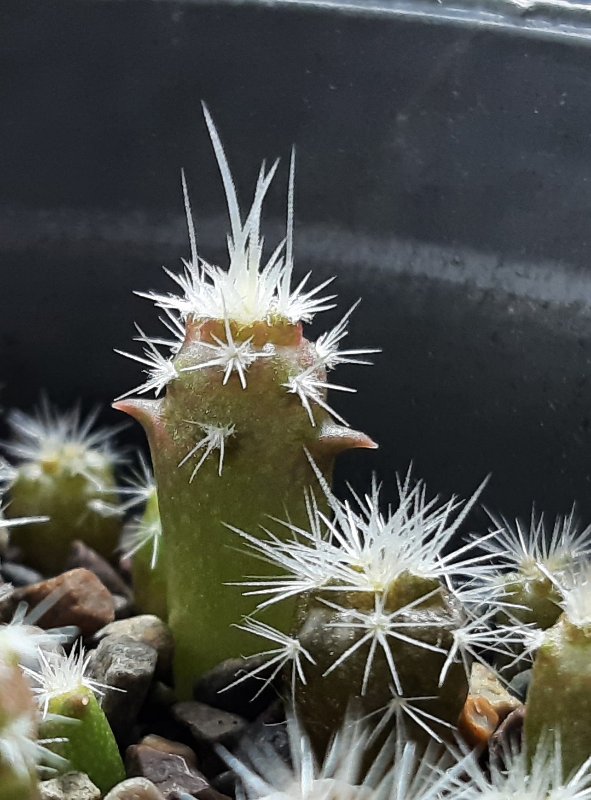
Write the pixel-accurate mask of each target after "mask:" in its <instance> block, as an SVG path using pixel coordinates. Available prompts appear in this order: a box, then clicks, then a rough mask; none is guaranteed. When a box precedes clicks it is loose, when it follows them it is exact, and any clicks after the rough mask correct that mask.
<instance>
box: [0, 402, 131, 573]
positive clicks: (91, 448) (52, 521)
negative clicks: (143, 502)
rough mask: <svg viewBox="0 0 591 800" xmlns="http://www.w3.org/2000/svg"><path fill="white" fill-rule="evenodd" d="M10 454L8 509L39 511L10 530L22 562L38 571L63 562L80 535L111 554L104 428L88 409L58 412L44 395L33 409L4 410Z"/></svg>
mask: <svg viewBox="0 0 591 800" xmlns="http://www.w3.org/2000/svg"><path fill="white" fill-rule="evenodd" d="M8 421H9V424H10V426H11V428H12V431H13V439H12V441H11V442H10V443H9V444H8V445H6V447H7V450H8V451H9V453H10V454H11V455H12V456H13V457H15V458H16V459H17V462H18V463H17V464H16V466H14V467H13V468H12V471H11V474H10V476H9V481H8V483H9V487H10V504H9V505H8V507H7V509H6V513H7V515H8V516H9V517H30V516H39V515H43V516H46V517H47V518H48V519H47V522H46V523H45V524H44V525H43V526H40V525H27V524H24V525H21V526H20V527H19V530H18V532H17V533H15V535H14V541H15V543H16V544H17V545H18V546H19V547H20V548H21V549H22V551H23V553H24V557H25V560H26V562H27V563H28V564H30V565H31V566H33V567H35V568H36V569H39V570H40V571H41V572H43V573H45V574H55V573H57V572H59V571H60V570H62V569H64V567H65V564H66V561H67V557H68V553H69V550H70V545H71V543H72V542H73V541H74V540H75V539H82V540H83V541H84V542H86V544H88V545H89V546H90V547H92V548H94V549H95V550H96V551H97V552H99V553H100V554H101V555H103V556H105V557H106V558H112V557H113V552H114V550H115V547H116V546H117V542H118V539H119V535H120V531H121V518H120V515H119V513H118V511H117V508H116V504H117V501H118V497H117V491H116V484H115V475H114V467H115V464H116V461H117V457H116V455H115V454H114V451H113V449H112V447H111V445H110V438H111V432H110V431H108V430H100V429H95V428H94V427H93V426H94V423H95V415H90V416H88V417H87V418H86V419H81V418H80V413H79V411H78V410H74V411H71V412H69V413H66V414H60V413H58V412H57V411H54V410H52V409H51V408H50V407H49V405H48V404H47V403H44V404H43V406H42V408H41V410H40V411H39V413H38V414H36V415H34V416H29V415H27V414H23V413H21V412H14V413H13V414H11V415H10V417H9V420H8Z"/></svg>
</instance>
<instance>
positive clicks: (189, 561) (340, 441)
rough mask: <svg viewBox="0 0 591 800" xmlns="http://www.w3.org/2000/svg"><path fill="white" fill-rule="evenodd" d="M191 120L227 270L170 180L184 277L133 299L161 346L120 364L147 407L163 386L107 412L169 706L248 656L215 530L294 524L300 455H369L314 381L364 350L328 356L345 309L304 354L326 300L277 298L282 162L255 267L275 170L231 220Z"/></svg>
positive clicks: (281, 293)
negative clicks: (183, 243) (137, 532)
mask: <svg viewBox="0 0 591 800" xmlns="http://www.w3.org/2000/svg"><path fill="white" fill-rule="evenodd" d="M205 118H206V122H207V125H208V128H209V133H210V136H211V140H212V143H213V148H214V152H215V155H216V158H217V161H218V166H219V168H220V172H221V176H222V180H223V183H224V188H225V191H226V197H227V203H228V210H229V217H230V226H231V232H230V235H229V236H228V241H227V244H228V254H229V265H228V268H227V270H224V269H222V268H220V267H217V266H213V265H211V264H210V263H208V262H206V261H205V260H203V259H201V258H200V257H199V256H198V255H197V250H196V237H195V232H194V229H193V223H192V217H191V209H190V205H189V200H188V195H187V189H186V184H185V180H184V175H183V189H184V193H185V206H186V211H187V221H188V227H189V239H190V244H191V259H190V261H187V262H185V272H184V274H181V275H179V276H173V278H174V280H175V281H176V283H177V285H178V286H180V288H181V290H182V294H181V295H180V296H175V295H171V294H165V295H159V294H147V295H146V296H147V297H149V298H150V299H152V300H153V301H155V303H156V305H157V306H158V307H159V308H162V309H164V311H165V313H166V314H167V317H168V319H163V321H164V323H165V325H166V326H167V328H168V330H169V332H170V333H172V340H162V339H160V338H153V339H151V338H148V337H147V336H145V335H144V334H143V332H142V331H141V330H140V331H139V332H140V336H139V341H141V342H142V343H143V345H144V356H135V355H131V358H133V359H134V360H136V361H140V362H141V363H143V364H145V365H146V366H147V367H148V369H147V370H146V372H147V375H148V379H147V380H146V382H145V383H143V384H142V385H141V386H140V387H138V388H137V389H136V390H134V391H135V392H137V393H138V394H143V393H145V392H147V391H150V390H154V391H155V393H156V397H158V395H159V394H160V393H161V392H162V391H163V390H164V388H165V387H166V394H165V396H164V397H161V398H159V399H156V400H142V399H135V400H126V401H122V402H118V403H116V404H115V407H116V408H119V409H120V410H122V411H125V412H127V413H129V414H131V415H132V416H133V417H135V418H136V419H137V420H139V421H140V422H141V423H142V425H143V426H144V428H145V430H146V432H147V435H148V439H149V442H150V449H151V452H152V462H153V465H154V473H155V477H156V483H157V486H158V501H159V506H160V514H161V518H162V530H163V538H164V540H165V542H166V569H167V593H168V611H169V623H170V626H171V628H172V630H173V633H174V636H175V647H176V667H175V672H176V681H177V690H178V691H179V693H180V695H181V696H187V695H189V694H190V692H191V686H192V683H193V680H194V678H195V677H196V676H198V675H200V674H201V673H202V672H204V671H205V670H207V669H208V668H210V667H212V666H213V665H215V664H217V663H218V662H219V661H221V660H222V659H224V658H227V657H231V656H236V655H239V654H241V653H242V654H247V653H249V652H250V648H252V641H251V640H250V639H249V637H248V636H247V635H245V634H244V632H243V631H241V630H240V629H238V628H236V627H235V626H234V623H236V622H237V621H239V620H240V618H241V617H242V616H246V615H248V614H249V613H250V612H251V611H252V610H253V608H254V607H255V604H256V603H255V601H254V600H253V598H248V597H243V596H242V595H241V592H240V589H239V588H237V587H236V586H235V585H232V584H235V583H236V582H239V581H241V580H243V578H244V576H245V575H248V574H249V573H251V572H252V571H253V568H254V564H253V560H252V558H250V557H249V556H248V555H246V554H244V553H239V552H237V540H236V537H235V535H233V534H232V533H231V532H230V531H229V530H228V528H227V527H226V526H228V525H229V526H234V527H237V528H240V529H243V530H249V531H257V530H258V529H259V526H261V525H265V526H267V527H268V526H273V525H274V523H273V522H272V521H271V520H270V517H273V516H276V517H284V516H287V517H288V518H289V519H290V520H292V521H293V522H294V523H295V524H300V523H304V521H305V520H306V506H305V499H304V490H305V489H306V487H307V486H308V485H309V484H310V483H311V482H312V481H313V479H314V475H313V471H312V470H311V467H310V464H309V461H308V458H307V456H306V451H308V452H309V453H311V455H312V457H313V458H314V459H315V460H316V462H317V464H318V467H319V469H320V470H321V471H322V473H323V475H324V476H325V477H326V479H327V480H329V479H330V476H331V472H332V467H333V461H334V459H335V457H336V455H338V453H340V452H342V451H344V450H348V449H350V448H353V447H362V448H373V447H375V446H376V445H375V444H374V442H372V440H371V439H370V438H369V437H367V436H365V435H363V434H361V433H357V432H355V431H351V430H350V429H349V428H348V427H346V425H345V424H342V425H339V424H336V423H335V422H334V421H333V418H335V419H339V420H340V421H341V422H343V423H344V421H343V420H342V419H341V418H340V417H339V416H338V414H336V412H335V411H334V410H332V409H331V408H330V406H329V405H328V403H327V399H326V393H327V389H329V388H336V389H341V390H343V391H352V390H351V389H348V388H346V387H341V386H336V387H335V386H334V385H333V384H332V383H328V382H327V377H326V373H327V370H331V369H333V368H334V367H335V366H337V365H338V364H341V363H344V362H349V363H368V362H365V361H360V360H359V358H358V356H359V354H362V353H368V352H374V351H373V350H340V349H339V344H340V342H341V340H342V339H343V338H344V337H345V336H346V335H347V322H348V319H349V316H350V314H351V312H352V310H353V309H351V310H350V311H349V312H348V313H347V314H345V316H344V317H343V319H342V320H341V322H340V323H338V325H337V326H336V327H335V328H334V329H333V330H332V331H329V332H327V333H325V334H323V335H322V336H320V337H319V338H318V340H317V341H316V342H315V343H314V344H312V343H311V342H308V341H307V340H306V339H305V338H304V337H303V335H302V322H309V321H310V320H311V319H312V318H313V316H314V315H315V314H316V313H318V312H319V311H323V310H326V309H328V308H332V307H333V306H332V304H330V303H329V302H328V301H329V300H331V299H332V296H331V297H322V296H319V294H318V293H319V292H320V290H321V289H322V288H323V287H324V286H326V284H327V282H325V283H324V284H322V285H321V286H319V287H317V288H314V289H309V288H308V286H307V278H305V279H304V280H303V281H302V282H301V283H300V284H299V285H298V286H296V287H295V288H294V289H292V288H291V286H290V284H291V279H292V273H293V242H292V235H293V163H294V161H293V157H292V161H291V169H290V177H289V190H288V203H287V205H288V214H287V235H286V237H285V240H284V241H283V242H281V243H280V244H279V246H278V247H277V248H276V249H275V251H274V252H273V253H272V254H271V256H270V258H269V259H268V260H267V261H266V262H265V261H263V260H262V251H263V240H262V236H261V231H260V223H261V213H262V205H263V201H264V198H265V195H266V193H267V190H268V188H269V186H270V183H271V181H272V179H273V176H274V174H275V171H276V169H277V162H275V164H273V166H272V167H271V168H270V169H269V170H268V171H267V169H266V167H265V165H264V164H263V166H262V167H261V170H260V173H259V177H258V180H257V184H256V189H255V193H254V200H253V203H252V206H251V208H250V210H249V212H248V214H246V216H245V218H243V215H242V214H241V211H240V207H239V203H238V198H237V194H236V190H235V187H234V183H233V180H232V177H231V174H230V170H229V166H228V163H227V161H226V157H225V154H224V150H223V148H222V144H221V142H220V140H219V137H218V134H217V131H216V130H215V127H214V125H213V122H212V120H211V117H210V116H209V113H208V112H207V110H206V109H205ZM162 345H164V346H169V347H170V349H171V351H172V356H171V357H167V356H165V355H163V354H162V353H161V352H160V351H159V350H158V346H162ZM127 355H130V354H127ZM128 394H131V393H128ZM283 530H284V532H285V529H283ZM285 534H286V535H287V533H286V532H285ZM261 535H262V534H261ZM254 563H256V562H254ZM269 569H270V567H269ZM269 620H270V621H271V622H272V623H273V624H275V625H277V626H278V627H280V628H281V629H283V630H287V629H288V627H289V621H290V610H289V608H287V607H286V608H285V609H280V610H277V609H273V610H272V612H271V613H270V614H269Z"/></svg>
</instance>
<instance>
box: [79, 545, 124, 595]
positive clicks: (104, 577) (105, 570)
mask: <svg viewBox="0 0 591 800" xmlns="http://www.w3.org/2000/svg"><path fill="white" fill-rule="evenodd" d="M78 567H83V568H84V569H88V570H90V571H91V572H94V574H95V575H96V576H97V578H98V579H99V580H100V581H101V583H103V584H104V585H105V586H106V587H107V589H108V590H109V591H110V592H111V594H119V595H123V596H127V597H129V596H130V595H131V589H130V588H129V586H128V585H127V584H126V583H125V581H124V580H123V578H122V577H121V576H120V575H119V574H118V573H117V572H116V570H115V569H114V568H113V567H112V566H111V565H110V564H109V562H108V561H107V560H106V559H104V558H103V557H102V556H101V555H99V554H98V553H97V552H96V550H93V549H92V547H88V545H87V544H84V542H81V541H80V540H79V539H78V540H76V541H75V542H72V546H71V547H70V552H69V554H68V561H67V569H77V568H78Z"/></svg>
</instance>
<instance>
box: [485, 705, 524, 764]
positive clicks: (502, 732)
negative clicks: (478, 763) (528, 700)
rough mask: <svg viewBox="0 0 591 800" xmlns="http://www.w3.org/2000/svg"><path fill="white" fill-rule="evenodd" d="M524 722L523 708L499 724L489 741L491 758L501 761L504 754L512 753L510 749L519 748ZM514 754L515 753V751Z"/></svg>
mask: <svg viewBox="0 0 591 800" xmlns="http://www.w3.org/2000/svg"><path fill="white" fill-rule="evenodd" d="M524 722H525V706H521V707H520V708H516V709H515V711H512V712H511V713H510V714H509V715H508V716H507V717H506V718H505V719H504V720H503V721H502V722H501V724H500V725H499V727H498V728H497V729H496V731H495V732H494V733H493V735H492V737H491V740H490V754H491V756H492V757H496V758H501V759H502V757H503V755H504V754H506V753H509V752H513V751H512V749H511V748H512V747H515V748H519V745H520V744H521V735H522V733H523V723H524ZM515 752H517V749H516V750H515Z"/></svg>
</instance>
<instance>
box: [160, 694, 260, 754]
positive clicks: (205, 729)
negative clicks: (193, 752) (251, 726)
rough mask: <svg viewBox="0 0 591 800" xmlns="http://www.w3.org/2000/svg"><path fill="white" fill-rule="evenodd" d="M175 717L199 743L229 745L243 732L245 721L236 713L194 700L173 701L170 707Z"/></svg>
mask: <svg viewBox="0 0 591 800" xmlns="http://www.w3.org/2000/svg"><path fill="white" fill-rule="evenodd" d="M172 713H173V715H174V716H175V718H176V719H177V720H178V721H179V722H180V723H182V724H183V725H186V726H187V728H188V729H189V730H190V732H191V735H192V736H193V739H194V740H195V741H196V742H197V743H199V744H203V743H205V744H208V745H216V744H222V745H224V746H226V747H227V746H229V745H231V744H233V743H234V742H236V741H237V740H238V739H239V738H240V736H241V734H242V733H243V732H244V730H245V728H246V725H247V722H246V720H245V719H243V717H239V716H238V715H237V714H231V713H230V712H229V711H222V710H221V709H219V708H213V707H212V706H209V705H207V704H206V703H198V702H197V701H196V700H186V701H183V702H181V703H175V704H174V706H173V707H172Z"/></svg>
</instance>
